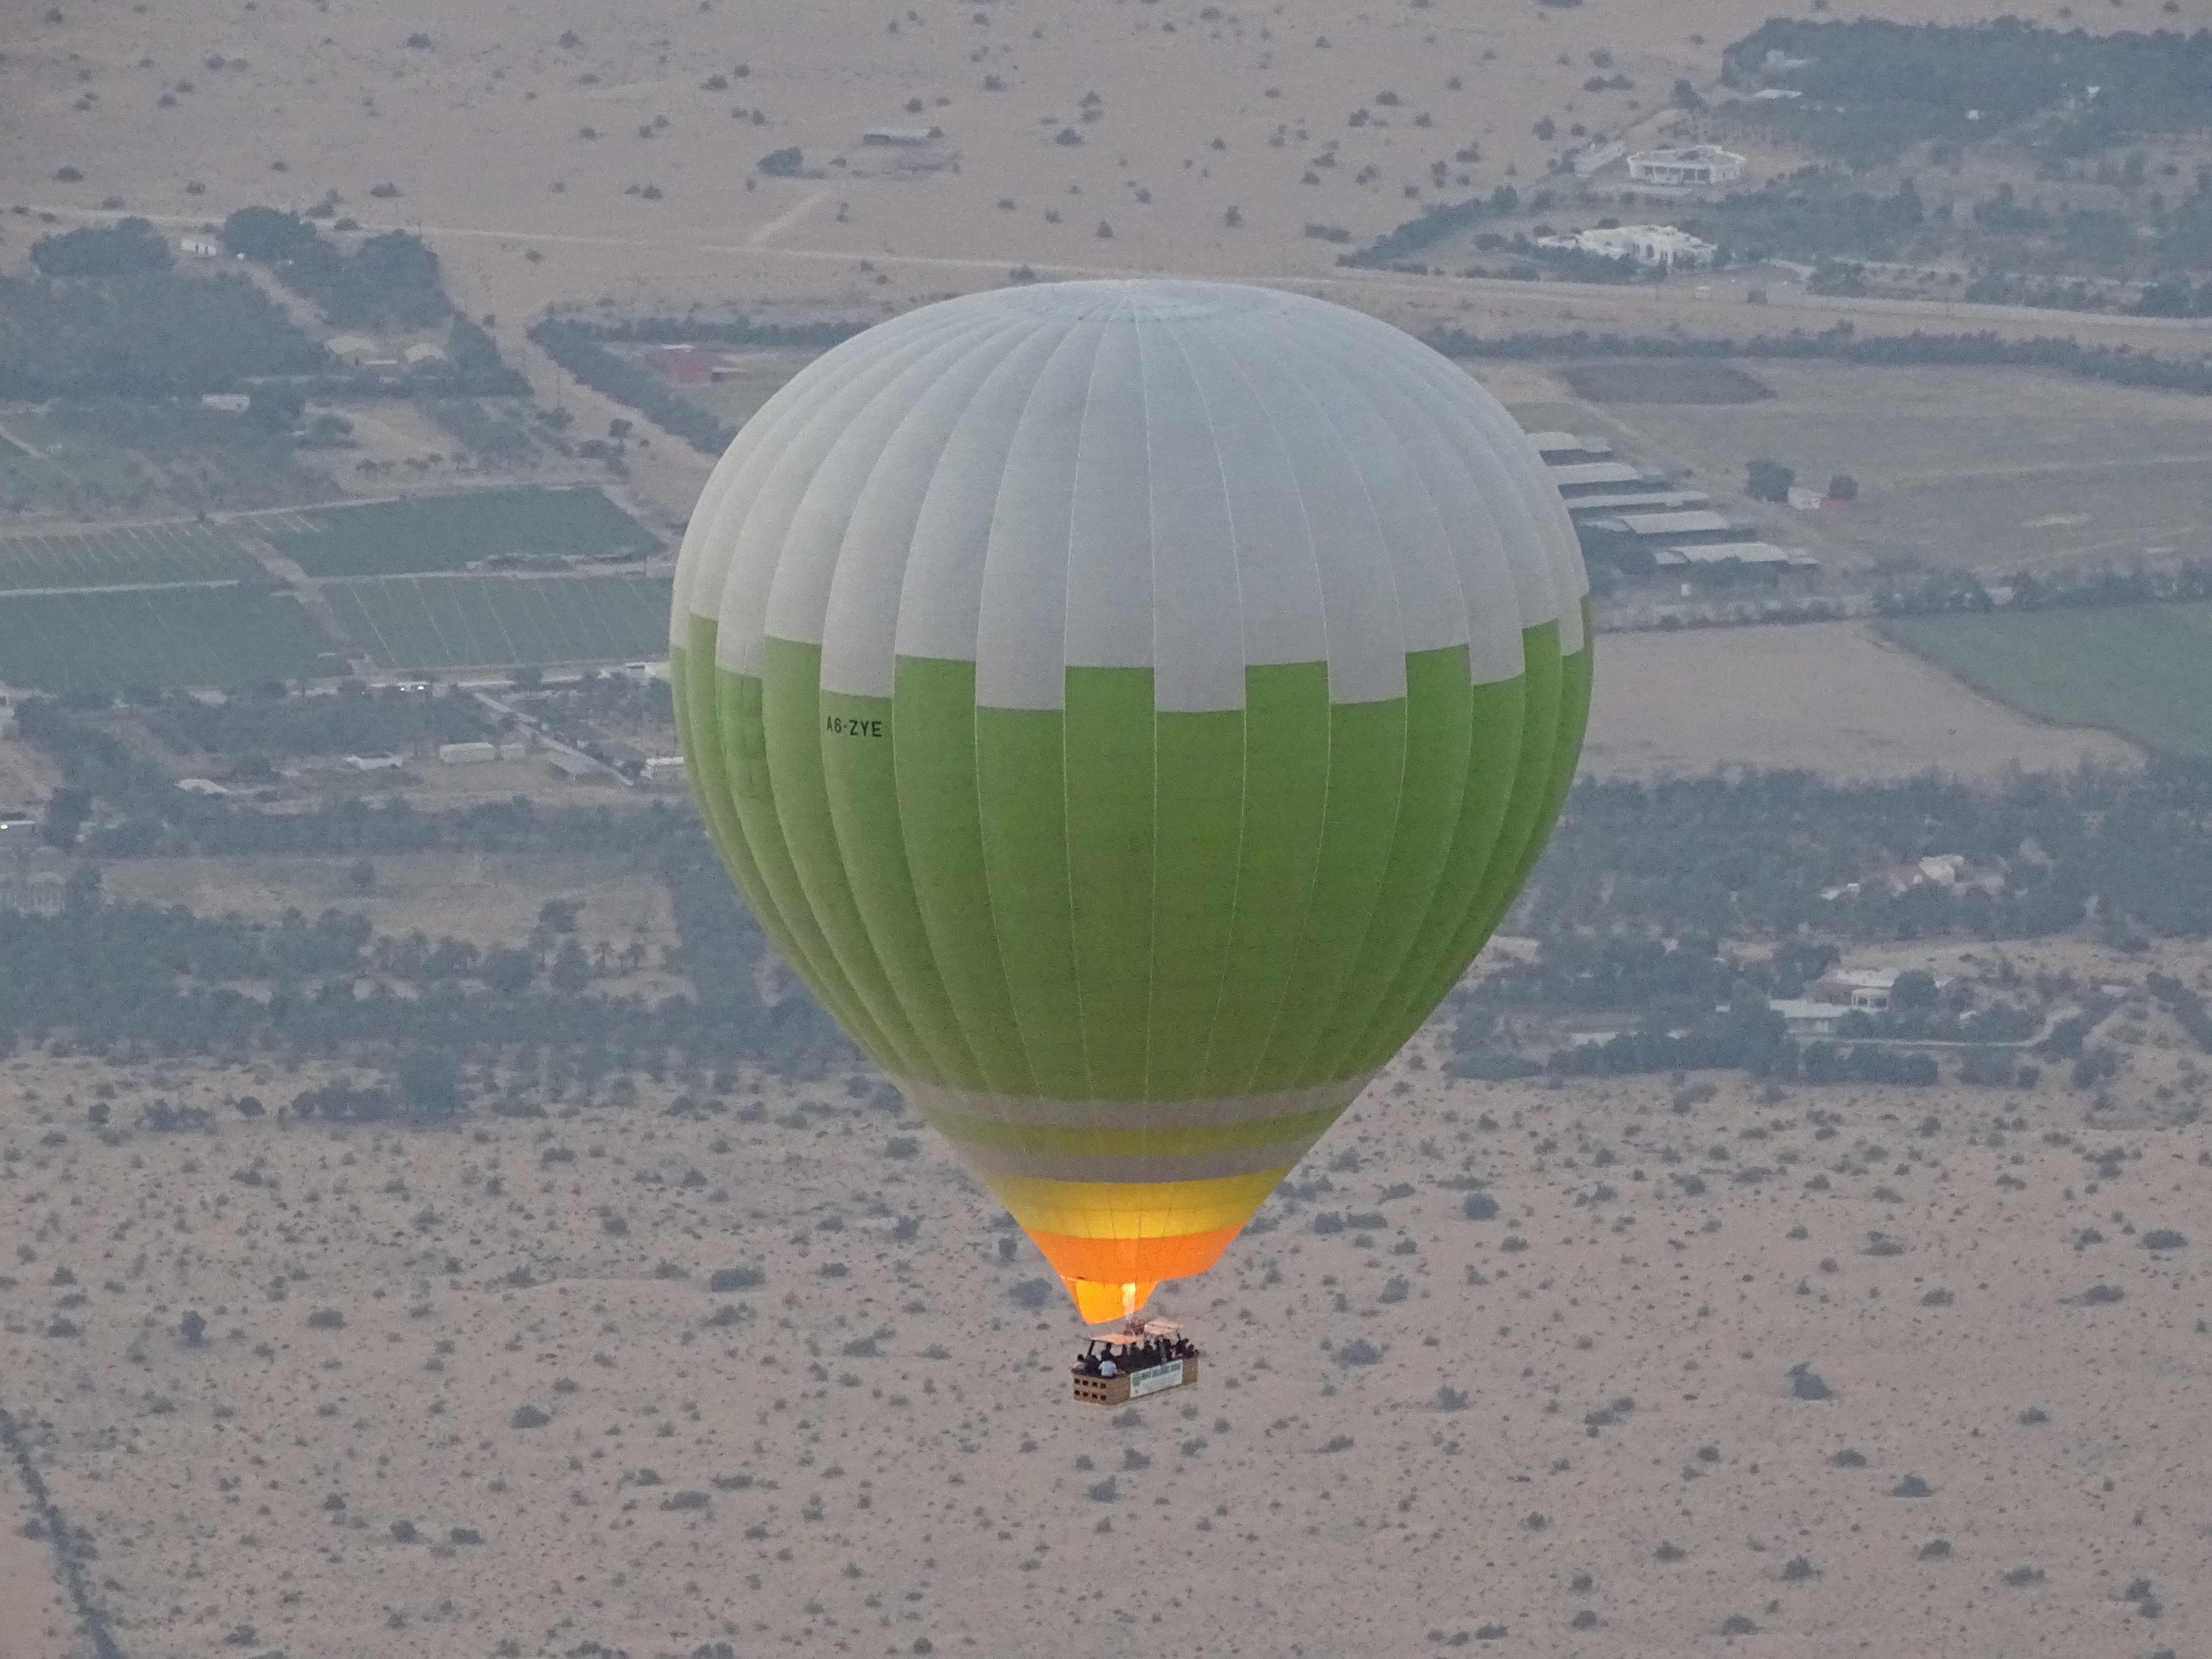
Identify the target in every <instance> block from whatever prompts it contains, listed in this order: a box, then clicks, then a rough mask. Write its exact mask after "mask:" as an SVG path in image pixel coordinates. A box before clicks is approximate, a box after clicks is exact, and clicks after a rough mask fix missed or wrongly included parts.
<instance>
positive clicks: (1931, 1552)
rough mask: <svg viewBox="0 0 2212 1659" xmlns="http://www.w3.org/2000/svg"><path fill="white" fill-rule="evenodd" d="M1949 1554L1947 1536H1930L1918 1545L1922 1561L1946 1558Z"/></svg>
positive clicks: (1949, 1546)
mask: <svg viewBox="0 0 2212 1659" xmlns="http://www.w3.org/2000/svg"><path fill="white" fill-rule="evenodd" d="M1950 1554H1951V1541H1950V1540H1949V1539H1948V1538H1931V1539H1929V1541H1927V1542H1926V1543H1924V1544H1923V1545H1922V1546H1921V1547H1920V1559H1922V1560H1923V1561H1943V1560H1948V1559H1949V1558H1950Z"/></svg>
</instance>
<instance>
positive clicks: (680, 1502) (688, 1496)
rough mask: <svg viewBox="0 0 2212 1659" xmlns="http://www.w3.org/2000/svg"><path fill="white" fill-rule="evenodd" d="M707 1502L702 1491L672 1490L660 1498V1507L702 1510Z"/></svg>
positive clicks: (665, 1508) (705, 1495)
mask: <svg viewBox="0 0 2212 1659" xmlns="http://www.w3.org/2000/svg"><path fill="white" fill-rule="evenodd" d="M707 1504H708V1498H707V1494H706V1493H705V1492H671V1493H669V1494H668V1496H667V1497H665V1498H662V1499H661V1500H660V1507H661V1508H662V1509H664V1510H703V1509H705V1508H706V1507H707Z"/></svg>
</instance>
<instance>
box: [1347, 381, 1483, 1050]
mask: <svg viewBox="0 0 2212 1659" xmlns="http://www.w3.org/2000/svg"><path fill="white" fill-rule="evenodd" d="M1315 355H1316V357H1318V358H1319V359H1320V360H1321V361H1322V362H1324V363H1326V362H1329V360H1330V358H1331V357H1332V356H1337V358H1338V360H1337V362H1336V363H1335V367H1337V368H1339V369H1340V370H1343V371H1345V372H1346V382H1347V385H1348V386H1350V387H1351V388H1352V390H1353V391H1354V392H1357V394H1358V397H1359V398H1360V399H1361V401H1362V402H1363V403H1364V404H1365V405H1366V407H1367V409H1368V410H1369V412H1370V415H1371V416H1372V417H1373V419H1374V420H1375V421H1376V422H1378V423H1379V425H1380V427H1381V428H1382V429H1383V431H1385V432H1387V433H1389V435H1390V436H1391V438H1392V439H1393V440H1394V441H1398V442H1399V444H1400V447H1401V450H1402V452H1403V453H1404V454H1405V457H1406V465H1407V469H1408V470H1409V471H1411V473H1412V474H1413V479H1414V481H1415V483H1417V484H1418V486H1419V489H1420V491H1421V495H1422V497H1423V499H1424V500H1425V501H1427V502H1428V505H1429V510H1430V512H1431V514H1432V515H1433V516H1434V517H1435V518H1436V520H1437V523H1438V526H1439V527H1440V529H1442V530H1443V533H1445V534H1446V535H1447V536H1448V535H1449V526H1448V524H1447V523H1446V521H1445V519H1444V511H1443V503H1442V502H1441V501H1438V500H1437V496H1436V495H1435V493H1434V491H1433V490H1432V489H1431V484H1430V480H1429V477H1428V476H1427V474H1426V473H1425V471H1423V469H1422V467H1421V465H1420V464H1419V459H1417V458H1416V456H1415V454H1414V452H1413V448H1412V447H1411V446H1409V445H1407V444H1405V443H1404V441H1403V440H1402V438H1401V432H1400V428H1399V424H1398V422H1397V421H1396V420H1395V419H1394V418H1393V417H1392V414H1391V411H1390V409H1389V407H1387V406H1386V400H1385V399H1384V398H1382V397H1379V396H1377V395H1376V393H1375V392H1373V391H1371V390H1370V384H1371V380H1370V377H1369V376H1367V375H1366V374H1364V371H1363V369H1362V366H1361V365H1360V363H1359V362H1358V361H1357V360H1356V358H1355V360H1354V361H1353V362H1351V363H1349V364H1346V363H1345V362H1343V361H1342V358H1341V356H1339V355H1338V354H1334V353H1329V352H1316V354H1315ZM1385 389H1386V390H1397V389H1398V388H1395V387H1389V386H1387V385H1386V387H1385ZM1403 406H1404V407H1407V408H1411V409H1413V410H1414V412H1415V413H1417V414H1418V413H1419V406H1418V404H1413V401H1412V400H1411V399H1407V400H1405V404H1404V405H1403ZM1363 477H1364V474H1363ZM1445 556H1446V557H1447V559H1450V550H1449V546H1447V548H1446V550H1445ZM1449 574H1450V576H1451V579H1452V585H1453V586H1454V587H1455V588H1456V589H1458V590H1459V592H1461V595H1462V605H1465V603H1466V592H1465V589H1464V587H1463V586H1462V584H1461V581H1460V576H1459V571H1458V568H1457V561H1456V560H1451V561H1450V569H1449ZM1402 611H1403V605H1402V600H1401V616H1402ZM1402 632H1403V629H1401V634H1402ZM1468 633H1469V636H1470V637H1469V639H1468V642H1467V643H1466V645H1465V646H1464V647H1462V648H1463V649H1464V650H1465V651H1466V652H1467V653H1468V681H1469V692H1470V695H1471V690H1472V683H1473V678H1474V645H1473V640H1472V627H1471V625H1470V627H1469V629H1468ZM1412 658H1413V653H1411V652H1410V651H1409V652H1407V678H1406V727H1405V732H1406V740H1405V748H1404V750H1403V751H1402V753H1401V763H1400V769H1399V794H1398V810H1397V812H1396V814H1395V819H1394V822H1393V824H1392V836H1391V845H1390V848H1389V854H1388V855H1387V857H1386V860H1385V862H1384V866H1383V876H1382V882H1381V884H1380V885H1379V886H1378V888H1377V890H1376V911H1375V912H1374V914H1372V915H1370V917H1369V921H1368V926H1367V929H1366V932H1365V934H1364V936H1363V938H1362V939H1361V943H1360V946H1359V949H1358V952H1357V953H1356V955H1355V957H1354V962H1355V963H1359V962H1361V961H1363V960H1364V958H1365V957H1366V954H1367V951H1368V944H1369V940H1370V939H1372V938H1373V936H1374V934H1375V931H1376V927H1377V925H1378V919H1379V918H1380V917H1381V915H1383V900H1384V899H1385V898H1386V897H1387V896H1388V894H1389V879H1390V873H1391V869H1392V867H1393V866H1395V864H1396V862H1397V860H1398V858H1399V856H1400V854H1401V847H1400V844H1399V843H1400V839H1401V836H1402V835H1403V833H1404V829H1405V811H1406V792H1407V787H1408V782H1409V780H1410V778H1411V776H1412V769H1413V737H1414V726H1413V722H1414V719H1415V716H1416V713H1417V708H1416V704H1415V699H1414V686H1413V673H1412ZM1468 787H1470V779H1469V777H1468V769H1464V768H1462V771H1461V775H1460V783H1459V789H1458V793H1457V794H1456V796H1455V799H1454V800H1453V802H1452V805H1451V808H1450V811H1449V814H1448V816H1447V817H1446V819H1445V823H1446V824H1447V825H1448V826H1449V828H1448V829H1447V831H1446V834H1447V843H1446V847H1445V856H1444V858H1443V860H1440V861H1439V863H1438V864H1437V873H1436V879H1435V880H1434V881H1433V882H1431V884H1429V887H1428V889H1427V890H1426V891H1425V892H1424V893H1423V894H1422V895H1421V899H1422V904H1421V906H1420V910H1421V913H1422V914H1423V915H1426V914H1427V913H1428V912H1429V910H1430V909H1431V908H1433V907H1434V905H1435V903H1436V902H1437V897H1438V896H1439V894H1440V891H1441V889H1442V884H1443V879H1444V874H1445V872H1446V871H1447V870H1448V869H1449V853H1450V847H1449V831H1450V829H1456V827H1457V825H1458V823H1459V821H1460V817H1461V813H1462V811H1464V810H1465V803H1466V799H1467V792H1468ZM1420 933H1421V929H1420V928H1419V927H1418V926H1417V927H1413V928H1412V929H1410V930H1409V931H1407V933H1406V934H1405V937H1404V939H1403V948H1402V949H1401V950H1400V951H1398V952H1397V953H1396V960H1395V962H1393V963H1389V964H1387V966H1386V965H1385V964H1382V963H1376V964H1373V965H1374V966H1375V967H1376V969H1378V971H1377V972H1376V974H1375V975H1372V977H1373V979H1375V980H1376V981H1379V982H1378V983H1377V986H1376V993H1375V994H1374V996H1373V998H1372V999H1371V1000H1370V1005H1369V1007H1368V1010H1367V1012H1366V1014H1365V1015H1364V1017H1363V1018H1361V1019H1360V1020H1359V1022H1358V1024H1356V1025H1352V1026H1351V1027H1349V1028H1348V1029H1347V1030H1344V1031H1342V1032H1341V1033H1340V1039H1339V1046H1338V1048H1337V1049H1336V1051H1335V1052H1334V1053H1333V1054H1332V1053H1329V1052H1328V1051H1327V1050H1326V1049H1323V1048H1318V1047H1317V1048H1316V1064H1317V1065H1320V1066H1322V1069H1324V1070H1325V1071H1326V1072H1328V1074H1329V1075H1332V1076H1333V1075H1335V1074H1336V1073H1338V1072H1339V1071H1345V1072H1347V1073H1348V1072H1349V1071H1351V1070H1354V1069H1357V1068H1358V1066H1364V1065H1365V1064H1366V1063H1367V1055H1368V1054H1369V1052H1370V1049H1371V1048H1372V1046H1373V1045H1372V1044H1371V1043H1370V1042H1369V1041H1368V1040H1367V1037H1366V1033H1367V1031H1368V1030H1369V1029H1370V1027H1371V1026H1372V1025H1373V1024H1375V1019H1376V1015H1377V1014H1379V1013H1380V1012H1381V1011H1382V1010H1383V1008H1384V1007H1385V1006H1387V1005H1388V1004H1389V1000H1390V994H1391V992H1392V991H1393V990H1394V989H1395V987H1396V986H1397V984H1398V982H1399V981H1400V980H1401V978H1402V977H1403V975H1404V974H1405V972H1406V969H1407V963H1409V962H1410V961H1411V960H1412V959H1413V955H1414V952H1415V951H1416V949H1417V947H1418V946H1419V943H1420ZM1355 971H1356V969H1355Z"/></svg>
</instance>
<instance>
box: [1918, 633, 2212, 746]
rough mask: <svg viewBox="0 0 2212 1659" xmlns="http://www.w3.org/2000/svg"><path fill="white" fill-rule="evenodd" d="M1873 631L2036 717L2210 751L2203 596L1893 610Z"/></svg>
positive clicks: (2211, 659) (2210, 683)
mask: <svg viewBox="0 0 2212 1659" xmlns="http://www.w3.org/2000/svg"><path fill="white" fill-rule="evenodd" d="M1882 630H1883V632H1884V633H1886V634H1887V635H1888V636H1889V637H1890V638H1891V639H1893V640H1895V641H1897V642H1898V643H1899V644H1900V645H1903V646H1905V647H1908V648H1909V649H1911V650H1912V651H1915V652H1917V653H1919V654H1921V655H1923V656H1925V657H1927V658H1929V659H1931V660H1933V661H1935V662H1936V663H1937V664H1939V665H1942V667H1943V668H1944V669H1945V670H1946V671H1948V672H1950V673H1953V674H1955V675H1957V676H1958V677H1959V678H1960V679H1963V680H1965V681H1966V683H1967V684H1969V685H1972V686H1973V687H1974V688H1975V689H1976V690H1980V691H1983V692H1985V693H1987V694H1988V695H1989V696H1993V697H1995V698H1996V699H1997V700H1998V701H1999V702H2004V703H2008V704H2009V705H2010V706H2012V707H2013V708H2017V709H2020V710H2021V712H2022V713H2024V714H2029V715H2031V716H2033V718H2035V719H2037V720H2050V721H2052V722H2054V723H2057V724H2061V725H2068V726H2105V727H2106V728H2108V729H2110V730H2112V731H2115V732H2119V733H2120V734H2121V735H2122V736H2123V737H2125V738H2130V739H2132V740H2134V741H2135V742H2137V743H2140V744H2142V745H2143V746H2144V747H2146V748H2148V749H2152V750H2160V751H2163V752H2165V753H2168V754H2179V755H2194V756H2200V757H2212V603H2207V604H2199V605H2144V606H2130V607H2116V608H2113V609H2111V610H2105V611H2094V612H2083V611H2018V610H2008V611H2004V612H2002V613H1996V614H1990V615H1971V614H1969V615H1959V616H1946V617H1892V618H1889V619H1888V620H1887V621H1886V622H1884V623H1883V624H1882Z"/></svg>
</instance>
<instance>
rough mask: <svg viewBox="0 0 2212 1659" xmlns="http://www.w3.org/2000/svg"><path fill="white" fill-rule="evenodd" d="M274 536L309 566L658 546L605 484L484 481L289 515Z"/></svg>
mask: <svg viewBox="0 0 2212 1659" xmlns="http://www.w3.org/2000/svg"><path fill="white" fill-rule="evenodd" d="M269 539H270V542H271V543H272V544H274V545H275V547H276V550H277V551H278V552H280V553H282V554H283V556H285V557H287V558H289V559H292V560H295V561H296V562H298V564H299V566H300V568H301V569H302V570H304V571H306V572H307V574H309V575H310V576H399V575H412V574H423V573H428V572H435V571H441V570H462V569H465V568H468V567H469V566H471V565H473V564H481V563H482V562H484V561H485V560H488V559H495V558H501V557H516V556H532V555H535V556H554V557H601V558H605V557H616V556H623V555H633V556H634V555H637V554H642V553H650V552H653V551H656V550H658V549H659V541H658V540H657V539H656V538H654V537H653V533H652V532H650V531H648V530H647V529H646V528H645V526H642V525H641V524H640V523H638V521H637V520H635V519H633V518H631V517H630V516H629V513H625V512H623V510H622V508H620V507H617V506H616V505H615V504H614V503H613V502H612V501H609V500H608V499H607V498H606V495H605V494H604V493H603V492H602V491H599V490H597V489H540V488H537V487H535V486H532V487H528V488H525V489H486V490H476V491H471V492H470V493H469V494H466V495H422V496H416V497H413V498H411V499H410V500H406V501H369V502H365V503H364V504H362V506H359V507H320V508H315V509H312V510H310V511H307V512H303V513H290V514H288V515H286V517H285V518H284V520H282V521H281V522H279V523H278V524H276V525H274V526H271V527H270V535H269Z"/></svg>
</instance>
